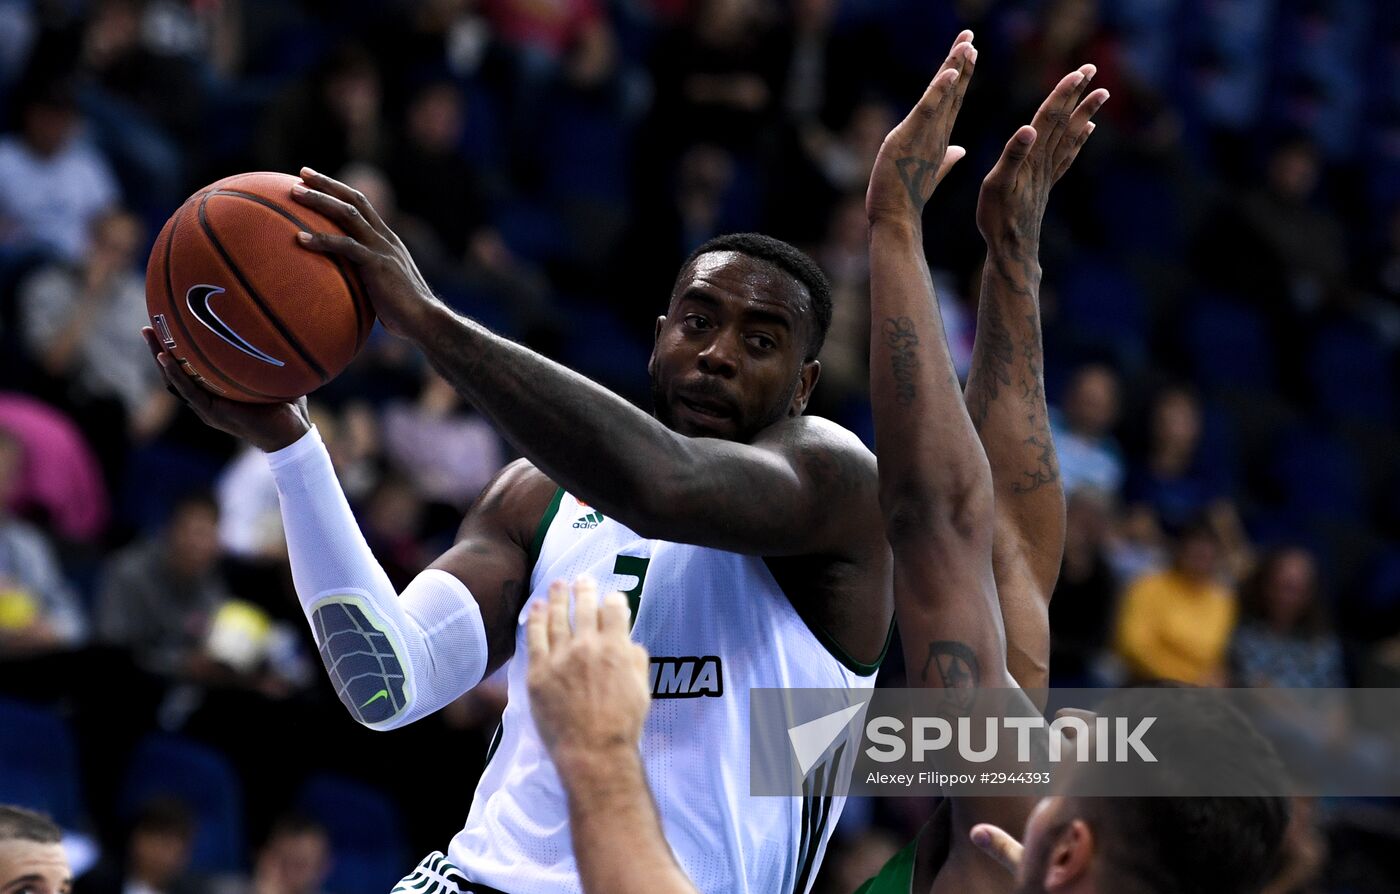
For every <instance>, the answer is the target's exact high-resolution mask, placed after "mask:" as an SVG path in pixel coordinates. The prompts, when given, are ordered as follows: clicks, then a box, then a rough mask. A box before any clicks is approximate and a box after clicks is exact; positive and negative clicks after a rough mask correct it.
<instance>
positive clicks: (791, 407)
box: [788, 360, 822, 416]
mask: <svg viewBox="0 0 1400 894" xmlns="http://www.w3.org/2000/svg"><path fill="white" fill-rule="evenodd" d="M821 375H822V365H821V362H820V361H817V360H808V361H806V362H805V363H803V364H802V366H801V368H800V369H799V370H798V371H797V390H796V391H794V392H793V394H792V402H791V403H789V404H788V415H789V416H801V415H802V414H803V412H805V411H806V409H807V402H808V401H809V400H811V399H812V389H813V388H816V387H817V379H819V378H821Z"/></svg>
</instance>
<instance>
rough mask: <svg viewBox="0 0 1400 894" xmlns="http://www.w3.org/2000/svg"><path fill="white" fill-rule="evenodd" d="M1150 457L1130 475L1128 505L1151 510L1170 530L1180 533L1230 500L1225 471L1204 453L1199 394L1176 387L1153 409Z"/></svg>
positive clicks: (1159, 398) (1127, 494) (1148, 447)
mask: <svg viewBox="0 0 1400 894" xmlns="http://www.w3.org/2000/svg"><path fill="white" fill-rule="evenodd" d="M1151 420H1152V422H1151V434H1150V440H1149V442H1148V445H1147V456H1146V457H1145V458H1144V460H1143V462H1142V463H1141V464H1140V465H1138V466H1137V467H1135V468H1134V469H1133V470H1132V472H1131V474H1130V475H1129V476H1128V483H1127V489H1126V498H1127V501H1128V502H1129V503H1130V504H1132V505H1134V506H1138V505H1145V506H1147V507H1149V508H1150V509H1151V510H1152V512H1153V514H1154V515H1155V516H1156V518H1157V521H1158V522H1159V523H1161V524H1162V525H1163V526H1164V527H1166V528H1167V529H1168V530H1179V529H1180V528H1181V527H1182V526H1184V525H1185V524H1187V523H1188V522H1189V521H1191V519H1193V518H1196V517H1198V516H1200V515H1202V514H1203V513H1205V512H1206V511H1207V510H1208V509H1210V508H1212V507H1213V506H1214V505H1215V504H1217V503H1218V502H1220V501H1222V500H1224V499H1225V498H1226V492H1227V485H1226V483H1225V481H1224V474H1223V470H1221V469H1217V468H1212V467H1211V466H1209V465H1208V464H1207V463H1206V461H1205V459H1204V458H1203V457H1202V456H1201V454H1200V450H1199V447H1200V443H1201V429H1202V423H1201V405H1200V401H1199V400H1198V399H1197V398H1196V395H1195V393H1193V392H1192V391H1191V390H1190V389H1188V388H1184V387H1179V386H1177V387H1171V388H1167V389H1166V390H1164V391H1163V392H1162V393H1161V394H1159V395H1158V396H1157V400H1156V401H1155V402H1154V404H1153V406H1152V413H1151Z"/></svg>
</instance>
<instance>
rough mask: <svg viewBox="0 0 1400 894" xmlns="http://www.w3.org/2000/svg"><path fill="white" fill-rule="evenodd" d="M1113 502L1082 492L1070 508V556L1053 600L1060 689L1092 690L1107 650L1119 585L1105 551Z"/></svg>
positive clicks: (1054, 664) (1054, 671)
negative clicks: (1089, 686) (1095, 673)
mask: <svg viewBox="0 0 1400 894" xmlns="http://www.w3.org/2000/svg"><path fill="white" fill-rule="evenodd" d="M1112 522H1113V499H1112V497H1110V496H1109V495H1108V494H1106V493H1104V492H1102V491H1099V490H1095V489H1093V488H1089V487H1081V488H1079V489H1078V490H1076V491H1073V492H1071V493H1070V494H1069V496H1068V497H1067V499H1066V507H1065V554H1064V560H1063V562H1062V564H1061V565H1060V577H1059V580H1058V581H1057V582H1056V584H1055V594H1054V598H1053V599H1051V600H1050V673H1051V678H1052V681H1053V685H1055V686H1070V687H1073V686H1088V685H1091V684H1092V683H1093V682H1095V681H1094V672H1095V664H1097V663H1098V660H1099V658H1100V657H1101V656H1102V655H1103V654H1104V652H1105V649H1106V648H1107V646H1108V642H1109V635H1110V633H1111V626H1112V621H1113V612H1114V608H1115V607H1116V604H1117V601H1118V579H1117V578H1116V577H1115V576H1114V574H1113V570H1112V568H1111V567H1110V566H1109V563H1108V557H1107V554H1106V545H1107V540H1108V534H1109V527H1110V525H1111V524H1112Z"/></svg>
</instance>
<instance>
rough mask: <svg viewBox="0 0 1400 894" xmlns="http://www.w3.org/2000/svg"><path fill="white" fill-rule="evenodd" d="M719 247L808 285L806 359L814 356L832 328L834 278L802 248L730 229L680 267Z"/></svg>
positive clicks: (704, 245) (692, 254) (820, 348)
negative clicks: (809, 313)
mask: <svg viewBox="0 0 1400 894" xmlns="http://www.w3.org/2000/svg"><path fill="white" fill-rule="evenodd" d="M716 251H732V252H736V253H738V254H741V255H748V256H749V257H751V258H756V259H758V260H760V261H767V262H768V263H769V264H772V265H773V266H774V267H777V268H778V269H779V270H781V271H783V272H784V273H786V274H787V275H788V276H790V277H792V278H793V279H795V280H797V281H798V282H799V283H801V284H802V285H803V286H805V287H806V289H807V294H809V295H811V296H812V333H811V338H810V339H809V340H808V342H807V353H806V356H805V357H804V358H803V359H804V360H815V359H816V358H817V355H818V354H820V353H821V350H822V345H823V344H825V343H826V333H827V331H828V330H830V329H831V281H830V280H828V279H827V278H826V274H825V273H823V272H822V269H821V268H820V267H818V266H817V262H816V261H814V260H812V258H811V257H810V256H809V255H808V254H807V253H806V252H804V251H802V249H800V248H798V247H797V246H795V245H792V244H791V243H788V242H784V241H783V240H781V239H774V238H773V237H772V236H765V235H763V234H762V233H730V234H728V235H725V236H716V237H715V238H713V239H711V240H709V241H708V242H706V243H705V244H703V245H701V246H700V247H699V248H697V249H695V251H693V252H691V253H690V257H688V258H686V259H685V263H684V264H682V265H681V270H682V271H684V270H687V269H689V267H690V265H691V264H692V263H694V262H695V259H696V258H698V257H700V256H701V255H707V254H710V253H711V252H716Z"/></svg>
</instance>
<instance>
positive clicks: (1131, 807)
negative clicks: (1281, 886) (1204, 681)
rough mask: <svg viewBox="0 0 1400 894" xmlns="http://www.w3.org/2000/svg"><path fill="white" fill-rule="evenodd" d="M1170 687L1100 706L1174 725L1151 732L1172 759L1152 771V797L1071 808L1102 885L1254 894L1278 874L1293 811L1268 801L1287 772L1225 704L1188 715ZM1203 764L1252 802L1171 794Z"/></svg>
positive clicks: (1183, 893)
mask: <svg viewBox="0 0 1400 894" xmlns="http://www.w3.org/2000/svg"><path fill="white" fill-rule="evenodd" d="M1173 688H1176V689H1179V688H1180V687H1179V686H1173V685H1171V684H1159V685H1156V686H1150V687H1140V688H1134V689H1131V690H1125V691H1124V692H1123V693H1120V694H1119V696H1114V697H1111V698H1110V699H1108V700H1105V702H1104V709H1105V711H1107V708H1108V705H1109V703H1110V702H1111V701H1115V700H1117V698H1119V697H1122V698H1124V699H1125V701H1126V700H1127V699H1131V704H1132V705H1133V710H1134V711H1138V712H1143V713H1147V714H1154V715H1156V714H1161V715H1164V716H1165V715H1168V714H1170V717H1171V721H1172V722H1170V723H1166V724H1159V725H1158V727H1159V728H1157V729H1155V731H1154V735H1153V749H1154V750H1156V751H1158V753H1168V754H1171V755H1172V760H1171V761H1169V762H1162V763H1158V764H1153V765H1151V766H1152V767H1154V768H1156V777H1155V778H1154V779H1152V780H1151V787H1152V789H1153V793H1154V795H1155V796H1154V797H1131V798H1128V797H1116V798H1115V797H1107V798H1079V799H1076V801H1077V804H1078V807H1079V809H1080V812H1081V815H1082V816H1083V817H1084V819H1085V820H1086V821H1087V822H1088V823H1089V824H1090V826H1091V827H1092V828H1093V829H1094V832H1095V834H1096V836H1097V837H1098V840H1099V854H1100V859H1101V861H1102V863H1101V871H1102V873H1103V876H1102V877H1103V878H1105V879H1106V880H1107V881H1108V882H1109V883H1110V884H1109V886H1110V887H1111V888H1112V889H1113V890H1121V891H1134V892H1136V891H1143V892H1151V894H1193V892H1199V891H1212V892H1218V894H1253V892H1256V891H1258V890H1260V889H1261V888H1262V887H1263V886H1264V884H1265V883H1266V882H1267V881H1268V880H1269V879H1270V878H1272V877H1273V874H1274V872H1275V871H1276V869H1277V867H1278V860H1279V854H1280V851H1281V849H1282V844H1283V836H1284V833H1285V831H1286V830H1287V828H1288V823H1289V819H1290V813H1291V811H1290V805H1289V801H1288V799H1287V798H1285V797H1281V796H1278V795H1275V794H1271V793H1272V792H1277V791H1280V790H1281V788H1280V786H1281V785H1282V784H1283V780H1284V777H1285V773H1286V771H1285V770H1284V767H1283V764H1282V762H1281V761H1280V760H1279V757H1278V755H1277V753H1276V752H1275V751H1274V748H1273V746H1272V745H1271V744H1270V743H1269V742H1268V740H1266V739H1265V738H1264V737H1263V736H1262V735H1260V733H1259V731H1258V730H1256V729H1255V728H1254V725H1253V724H1252V723H1251V722H1250V721H1249V719H1248V718H1247V717H1245V715H1244V714H1243V713H1241V712H1240V711H1239V709H1237V708H1236V707H1234V706H1233V705H1231V704H1229V703H1228V702H1227V701H1226V700H1225V699H1223V698H1202V699H1193V700H1191V702H1190V705H1191V708H1192V710H1191V712H1190V714H1189V716H1188V715H1187V714H1186V712H1184V711H1182V710H1181V709H1180V707H1179V703H1174V702H1173V701H1172V697H1171V694H1170V692H1168V691H1167V690H1170V689H1173ZM1154 702H1155V703H1156V705H1155V706H1154ZM1109 713H1113V712H1109ZM1208 764H1209V765H1210V766H1212V770H1211V772H1212V773H1218V774H1221V775H1222V777H1223V776H1228V777H1229V778H1230V779H1231V781H1232V785H1233V786H1235V791H1237V792H1252V793H1255V794H1251V795H1248V796H1241V797H1183V796H1180V795H1173V793H1174V792H1181V791H1183V790H1190V786H1191V783H1190V780H1184V779H1180V778H1177V776H1176V774H1177V773H1188V772H1190V771H1191V770H1190V768H1193V767H1196V768H1199V767H1202V766H1206V765H1208ZM1103 766H1104V767H1107V766H1108V765H1103ZM1172 768H1175V769H1172ZM1090 772H1094V771H1093V770H1091V771H1090Z"/></svg>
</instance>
